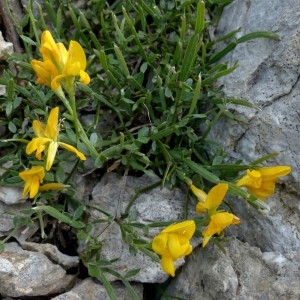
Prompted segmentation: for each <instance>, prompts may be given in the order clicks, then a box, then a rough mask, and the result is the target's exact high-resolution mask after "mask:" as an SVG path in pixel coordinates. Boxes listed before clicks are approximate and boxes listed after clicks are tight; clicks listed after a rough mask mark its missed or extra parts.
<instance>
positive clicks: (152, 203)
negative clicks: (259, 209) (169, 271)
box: [89, 173, 200, 282]
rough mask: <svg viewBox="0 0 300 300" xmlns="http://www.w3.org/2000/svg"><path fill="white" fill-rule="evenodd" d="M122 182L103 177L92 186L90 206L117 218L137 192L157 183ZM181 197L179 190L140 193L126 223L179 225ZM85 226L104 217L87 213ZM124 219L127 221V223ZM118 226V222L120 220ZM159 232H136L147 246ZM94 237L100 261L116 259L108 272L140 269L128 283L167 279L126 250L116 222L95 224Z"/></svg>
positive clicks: (111, 176)
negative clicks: (98, 248) (100, 243)
mask: <svg viewBox="0 0 300 300" xmlns="http://www.w3.org/2000/svg"><path fill="white" fill-rule="evenodd" d="M126 178H127V180H126V182H124V181H123V178H122V177H119V176H118V175H116V174H114V173H107V174H105V175H104V176H103V177H102V179H101V181H100V182H99V183H98V184H97V185H96V186H95V188H94V189H93V192H92V200H91V205H92V206H95V207H99V208H101V209H103V210H105V211H106V212H108V213H110V214H111V215H112V216H115V215H116V216H120V215H121V214H123V213H124V211H125V209H126V206H127V205H128V203H129V201H130V199H132V197H133V196H134V194H135V192H136V191H137V190H138V189H141V188H144V187H146V186H149V185H151V184H153V183H154V182H157V181H159V178H157V177H155V178H149V177H147V176H142V177H140V178H136V177H132V176H127V177H126ZM184 199H185V194H184V193H183V191H181V190H180V189H173V190H169V189H168V188H166V187H164V188H162V189H161V188H160V186H158V187H156V188H154V189H152V190H149V191H146V192H144V193H141V194H140V195H139V196H138V197H137V198H136V200H135V202H134V203H133V205H132V206H131V209H130V213H129V216H128V219H129V220H130V221H131V222H137V223H142V224H149V223H152V222H160V221H174V222H176V221H181V220H182V219H183V212H184ZM90 214H91V217H90V219H89V222H92V221H96V220H100V219H102V220H103V219H107V217H106V216H105V215H104V214H102V213H100V212H99V211H98V210H96V209H94V210H93V209H92V210H91V211H90ZM190 215H195V213H194V207H191V208H190ZM128 219H127V220H128ZM121 222H122V220H121ZM161 229H162V228H155V229H151V228H150V229H149V232H147V233H145V232H143V231H142V230H138V229H137V231H138V233H139V234H140V236H141V238H143V239H144V240H146V241H148V242H150V241H151V239H152V238H153V237H154V236H155V235H156V234H157V233H158V232H159V231H160V230H161ZM93 235H94V236H97V238H98V239H99V240H103V242H104V243H103V246H102V248H101V254H102V257H103V259H107V260H111V259H115V258H119V260H118V261H116V262H115V263H113V264H112V268H113V269H114V270H116V271H118V272H119V273H120V274H122V275H124V274H126V272H128V271H130V270H132V269H140V272H139V273H138V274H137V275H135V276H133V277H132V278H131V280H133V281H138V282H163V281H165V280H166V279H167V278H168V275H166V274H165V273H164V272H163V271H162V268H161V266H160V265H159V264H158V263H156V262H154V261H153V260H152V259H151V258H149V257H148V256H146V255H144V254H143V253H141V252H140V251H138V252H137V253H136V254H133V253H132V252H131V251H130V249H129V246H128V245H127V244H126V243H125V242H124V241H123V239H122V233H121V230H120V226H119V225H118V224H117V222H111V221H110V224H109V223H106V222H104V223H98V224H95V230H94V232H93ZM199 242H200V241H199V240H194V241H193V245H194V246H195V245H197V244H199ZM183 263H184V259H180V260H178V261H177V262H176V267H179V266H181V265H182V264H183Z"/></svg>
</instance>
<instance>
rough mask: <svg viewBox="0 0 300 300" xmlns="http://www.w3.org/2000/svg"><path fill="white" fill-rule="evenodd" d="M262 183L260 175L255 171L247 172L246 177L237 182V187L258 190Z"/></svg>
mask: <svg viewBox="0 0 300 300" xmlns="http://www.w3.org/2000/svg"><path fill="white" fill-rule="evenodd" d="M261 182H262V176H261V173H260V172H259V171H257V170H252V171H251V170H247V175H245V176H244V177H242V178H241V179H240V180H239V181H238V182H237V184H236V185H237V186H247V187H248V186H252V187H255V188H259V187H260V185H261Z"/></svg>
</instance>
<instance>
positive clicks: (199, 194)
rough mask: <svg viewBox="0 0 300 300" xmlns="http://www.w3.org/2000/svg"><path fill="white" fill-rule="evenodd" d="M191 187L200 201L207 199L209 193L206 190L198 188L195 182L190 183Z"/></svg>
mask: <svg viewBox="0 0 300 300" xmlns="http://www.w3.org/2000/svg"><path fill="white" fill-rule="evenodd" d="M190 188H191V190H192V192H193V193H194V195H195V196H196V197H197V198H198V200H199V201H202V202H204V201H205V200H206V198H207V194H206V193H205V192H204V191H202V190H200V189H198V188H197V187H195V186H194V185H193V184H191V185H190Z"/></svg>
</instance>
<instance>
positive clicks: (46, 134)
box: [26, 107, 86, 171]
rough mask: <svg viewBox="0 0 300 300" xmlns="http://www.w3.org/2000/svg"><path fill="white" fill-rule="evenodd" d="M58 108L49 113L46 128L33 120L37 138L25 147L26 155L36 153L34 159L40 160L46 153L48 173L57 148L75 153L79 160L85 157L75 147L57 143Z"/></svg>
mask: <svg viewBox="0 0 300 300" xmlns="http://www.w3.org/2000/svg"><path fill="white" fill-rule="evenodd" d="M58 112H59V108H58V107H55V108H53V109H52V110H51V111H50V114H49V118H48V121H47V125H46V127H45V126H44V125H43V124H42V123H41V122H40V121H38V120H34V121H33V124H32V127H33V131H34V133H35V135H36V136H37V137H35V138H33V139H32V140H31V141H30V142H29V143H28V144H27V147H26V154H31V153H32V152H34V151H36V158H37V159H39V160H40V159H41V156H42V152H46V155H47V157H46V171H49V170H50V168H51V166H52V164H53V161H54V158H55V155H56V152H57V148H58V146H61V147H62V148H64V149H66V150H68V151H71V152H73V153H75V154H76V155H77V156H78V157H79V158H80V159H81V160H85V159H86V157H85V156H84V154H83V153H81V152H80V151H78V150H77V149H76V148H75V147H73V146H71V145H69V144H66V143H63V142H60V141H59V125H58Z"/></svg>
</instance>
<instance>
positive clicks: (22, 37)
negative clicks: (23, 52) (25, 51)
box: [20, 34, 37, 46]
mask: <svg viewBox="0 0 300 300" xmlns="http://www.w3.org/2000/svg"><path fill="white" fill-rule="evenodd" d="M20 38H21V39H22V40H23V41H24V42H25V43H26V44H29V45H32V46H37V42H35V41H33V40H32V39H31V38H29V37H28V36H25V35H23V34H21V35H20Z"/></svg>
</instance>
